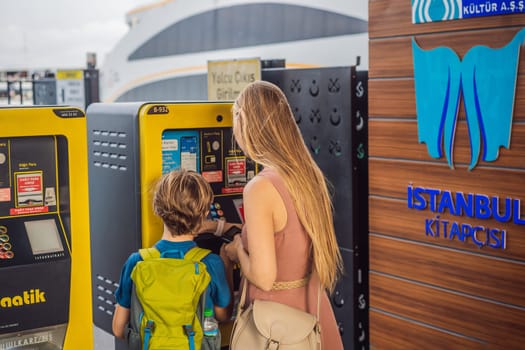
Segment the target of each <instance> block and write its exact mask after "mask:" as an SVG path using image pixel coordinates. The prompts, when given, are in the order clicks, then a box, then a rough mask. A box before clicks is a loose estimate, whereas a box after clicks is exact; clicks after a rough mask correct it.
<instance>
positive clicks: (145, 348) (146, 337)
mask: <svg viewBox="0 0 525 350" xmlns="http://www.w3.org/2000/svg"><path fill="white" fill-rule="evenodd" d="M154 329H155V323H154V322H153V321H152V320H148V322H147V323H146V327H144V346H143V348H142V349H143V350H148V347H149V340H150V338H151V333H153V330H154Z"/></svg>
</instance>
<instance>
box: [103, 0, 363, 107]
mask: <svg viewBox="0 0 525 350" xmlns="http://www.w3.org/2000/svg"><path fill="white" fill-rule="evenodd" d="M126 19H127V22H128V25H129V27H130V29H129V32H128V33H127V34H126V35H125V36H124V38H123V39H122V40H121V41H120V42H119V43H118V44H117V46H116V47H115V48H114V50H113V51H112V52H110V53H109V54H108V56H107V57H106V59H105V62H104V65H103V67H102V68H101V81H100V86H101V100H102V101H104V102H114V101H145V100H148V101H154V100H157V101H159V100H205V99H207V96H206V94H207V85H206V84H207V78H206V71H207V62H208V61H211V60H226V59H239V58H254V57H258V58H261V59H262V60H265V59H284V60H285V61H286V67H287V68H305V67H320V66H350V65H354V64H355V63H356V58H357V56H360V57H361V65H360V69H363V70H367V69H368V1H366V0H318V1H315V2H314V1H306V0H286V1H274V2H261V1H255V0H244V1H240V0H198V1H195V0H163V1H157V2H155V3H153V4H151V5H148V6H143V7H140V8H137V9H135V10H132V11H130V12H129V13H128V14H127V18H126Z"/></svg>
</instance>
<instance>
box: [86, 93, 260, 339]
mask: <svg viewBox="0 0 525 350" xmlns="http://www.w3.org/2000/svg"><path fill="white" fill-rule="evenodd" d="M231 107H232V104H231V103H224V102H204V103H190V102H177V103H174V102H166V103H94V104H91V105H90V106H89V108H88V110H87V113H86V114H87V121H88V154H89V157H88V158H89V184H90V186H89V188H90V219H91V229H92V237H91V249H92V271H93V276H92V279H93V291H94V293H93V308H94V312H93V318H94V322H95V325H97V326H98V327H100V328H102V329H103V330H105V331H107V332H108V333H110V334H111V333H112V331H111V321H112V318H113V312H114V309H115V297H114V292H115V290H116V288H117V287H118V282H119V278H120V272H121V268H122V265H123V264H124V262H125V261H126V259H127V258H128V256H129V254H130V253H132V252H134V251H137V250H138V249H139V248H142V247H150V246H152V245H153V244H154V243H155V242H156V241H157V240H159V239H160V237H161V235H162V231H163V227H162V222H161V220H160V219H159V218H158V217H156V216H155V215H154V214H153V210H152V195H153V191H152V190H153V185H154V184H155V182H156V181H157V180H158V179H159V177H160V176H161V175H162V174H164V173H167V172H169V171H171V170H174V169H180V168H186V169H190V170H194V171H197V172H200V173H201V174H202V175H203V176H204V178H205V179H206V180H207V181H208V182H209V183H210V185H211V187H212V189H213V192H214V195H215V196H214V202H213V205H212V208H211V210H210V213H211V215H212V217H213V218H217V219H220V218H224V219H226V220H228V221H229V222H238V223H241V222H242V190H243V188H244V185H245V184H246V183H247V181H248V180H249V179H251V178H252V177H253V176H255V174H256V171H257V169H256V165H255V164H254V163H253V162H252V161H250V160H249V159H247V158H246V157H245V156H244V155H243V154H242V152H241V151H240V149H239V148H238V147H235V146H234V144H233V142H234V141H233V136H232V128H231V127H232V115H231ZM210 236H213V235H209V236H206V235H204V236H200V237H199V238H198V239H197V244H199V245H200V246H204V247H207V248H212V249H218V248H219V247H220V245H217V244H214V242H213V240H217V238H215V237H210ZM216 253H218V251H216ZM223 334H224V333H223ZM223 340H224V341H225V342H226V343H227V342H228V336H223ZM116 347H117V348H124V346H123V344H122V342H120V341H117V342H116Z"/></svg>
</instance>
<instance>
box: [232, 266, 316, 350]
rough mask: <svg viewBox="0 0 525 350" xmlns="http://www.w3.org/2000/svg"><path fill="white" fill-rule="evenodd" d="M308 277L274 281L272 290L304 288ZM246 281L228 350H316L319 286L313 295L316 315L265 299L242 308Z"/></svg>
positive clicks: (246, 285)
mask: <svg viewBox="0 0 525 350" xmlns="http://www.w3.org/2000/svg"><path fill="white" fill-rule="evenodd" d="M308 280H309V276H308V277H305V278H303V279H300V280H296V281H289V282H275V283H274V286H273V288H272V290H286V289H293V288H300V287H304V286H306V284H307V283H308ZM247 288H248V284H247V279H246V278H244V285H243V289H242V293H241V299H240V301H239V308H238V311H237V318H236V319H235V323H234V325H233V330H232V337H231V340H230V350H263V349H264V350H267V349H268V350H277V349H278V350H320V349H321V329H320V325H319V308H320V301H321V290H322V289H321V285H319V292H318V294H317V316H314V315H312V314H309V313H307V312H304V311H302V310H299V309H296V308H293V307H291V306H288V305H285V304H282V303H278V302H274V301H266V300H254V301H253V303H251V304H250V305H249V306H248V307H247V308H244V309H243V306H244V303H245V301H246V290H247Z"/></svg>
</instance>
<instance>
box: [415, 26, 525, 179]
mask: <svg viewBox="0 0 525 350" xmlns="http://www.w3.org/2000/svg"><path fill="white" fill-rule="evenodd" d="M524 40H525V28H524V29H522V30H520V31H519V32H518V33H517V34H516V35H515V36H514V38H513V39H512V40H511V42H510V43H509V44H507V45H505V46H504V47H502V48H500V49H491V48H489V47H486V46H475V47H472V48H471V49H470V50H469V51H468V52H467V53H466V54H465V56H464V57H463V61H461V60H460V59H459V57H458V55H457V54H456V53H455V52H454V51H452V49H450V48H448V47H438V48H435V49H431V50H423V49H421V48H420V47H419V46H418V45H417V43H416V41H415V39H414V38H412V55H413V60H414V84H415V89H416V111H417V123H418V138H419V142H420V143H423V142H424V143H425V144H426V145H427V150H428V153H429V154H430V156H431V157H433V158H441V157H442V156H443V152H444V153H445V156H446V158H447V161H448V164H449V166H450V167H451V168H453V167H454V166H453V146H454V136H455V131H456V124H457V117H458V108H459V101H460V92H463V100H464V104H465V112H466V115H467V126H468V131H469V138H470V146H471V160H470V165H469V170H472V169H474V167H475V166H476V165H477V164H478V161H479V157H480V153H481V159H482V160H483V161H485V162H493V161H495V160H496V159H497V158H498V156H499V148H500V147H502V146H503V147H505V148H507V149H509V147H510V135H511V128H512V115H513V108H514V96H515V91H516V79H517V73H518V58H519V52H520V45H521V44H523V42H524Z"/></svg>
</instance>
